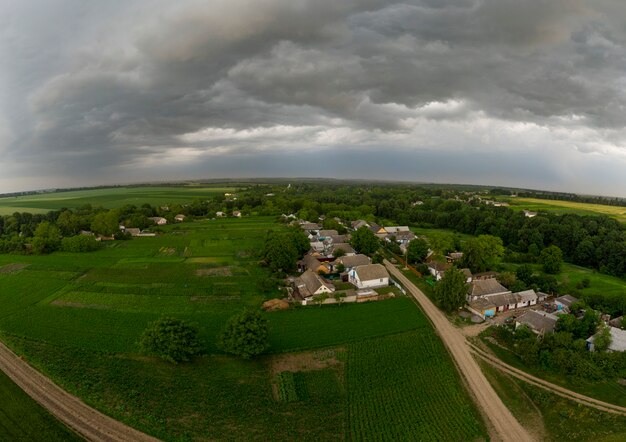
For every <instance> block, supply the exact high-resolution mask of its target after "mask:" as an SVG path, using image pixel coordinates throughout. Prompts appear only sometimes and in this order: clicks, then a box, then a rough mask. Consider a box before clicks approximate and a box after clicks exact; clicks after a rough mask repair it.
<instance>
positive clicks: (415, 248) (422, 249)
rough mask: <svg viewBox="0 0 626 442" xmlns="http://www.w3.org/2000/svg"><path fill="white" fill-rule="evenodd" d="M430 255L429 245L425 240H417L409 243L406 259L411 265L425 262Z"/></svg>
mask: <svg viewBox="0 0 626 442" xmlns="http://www.w3.org/2000/svg"><path fill="white" fill-rule="evenodd" d="M427 255H428V244H427V243H426V241H424V240H423V239H419V238H416V239H414V240H413V241H411V242H410V243H409V246H408V248H407V252H406V259H407V261H408V262H409V263H418V262H422V261H424V259H425V258H426V256H427Z"/></svg>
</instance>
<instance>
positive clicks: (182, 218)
mask: <svg viewBox="0 0 626 442" xmlns="http://www.w3.org/2000/svg"><path fill="white" fill-rule="evenodd" d="M185 218H186V216H185V215H183V214H182V213H179V214H178V215H176V216H175V217H174V220H175V221H176V222H179V223H182V222H183V221H185Z"/></svg>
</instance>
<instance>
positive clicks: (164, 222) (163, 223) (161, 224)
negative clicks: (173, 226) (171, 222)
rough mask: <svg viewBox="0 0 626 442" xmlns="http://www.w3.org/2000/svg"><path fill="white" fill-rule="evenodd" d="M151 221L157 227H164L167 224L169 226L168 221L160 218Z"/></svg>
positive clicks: (152, 218) (155, 217)
mask: <svg viewBox="0 0 626 442" xmlns="http://www.w3.org/2000/svg"><path fill="white" fill-rule="evenodd" d="M149 219H151V220H152V221H153V222H154V224H156V225H157V226H164V225H165V224H167V220H166V219H165V218H163V217H160V216H153V217H151V218H149Z"/></svg>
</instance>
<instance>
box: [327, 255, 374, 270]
mask: <svg viewBox="0 0 626 442" xmlns="http://www.w3.org/2000/svg"><path fill="white" fill-rule="evenodd" d="M370 263H371V261H370V259H369V258H368V257H367V256H366V255H362V254H359V255H352V256H341V257H339V258H337V259H336V260H335V262H334V263H333V267H336V266H338V265H339V264H343V266H344V267H345V269H346V272H348V273H350V272H351V271H352V270H353V269H354V268H355V267H359V266H366V265H368V264H370Z"/></svg>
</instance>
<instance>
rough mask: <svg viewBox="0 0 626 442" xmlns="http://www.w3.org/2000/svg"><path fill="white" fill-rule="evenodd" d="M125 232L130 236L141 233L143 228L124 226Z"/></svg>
mask: <svg viewBox="0 0 626 442" xmlns="http://www.w3.org/2000/svg"><path fill="white" fill-rule="evenodd" d="M124 233H126V234H127V235H130V236H139V235H140V234H141V229H137V228H135V227H126V228H124Z"/></svg>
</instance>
